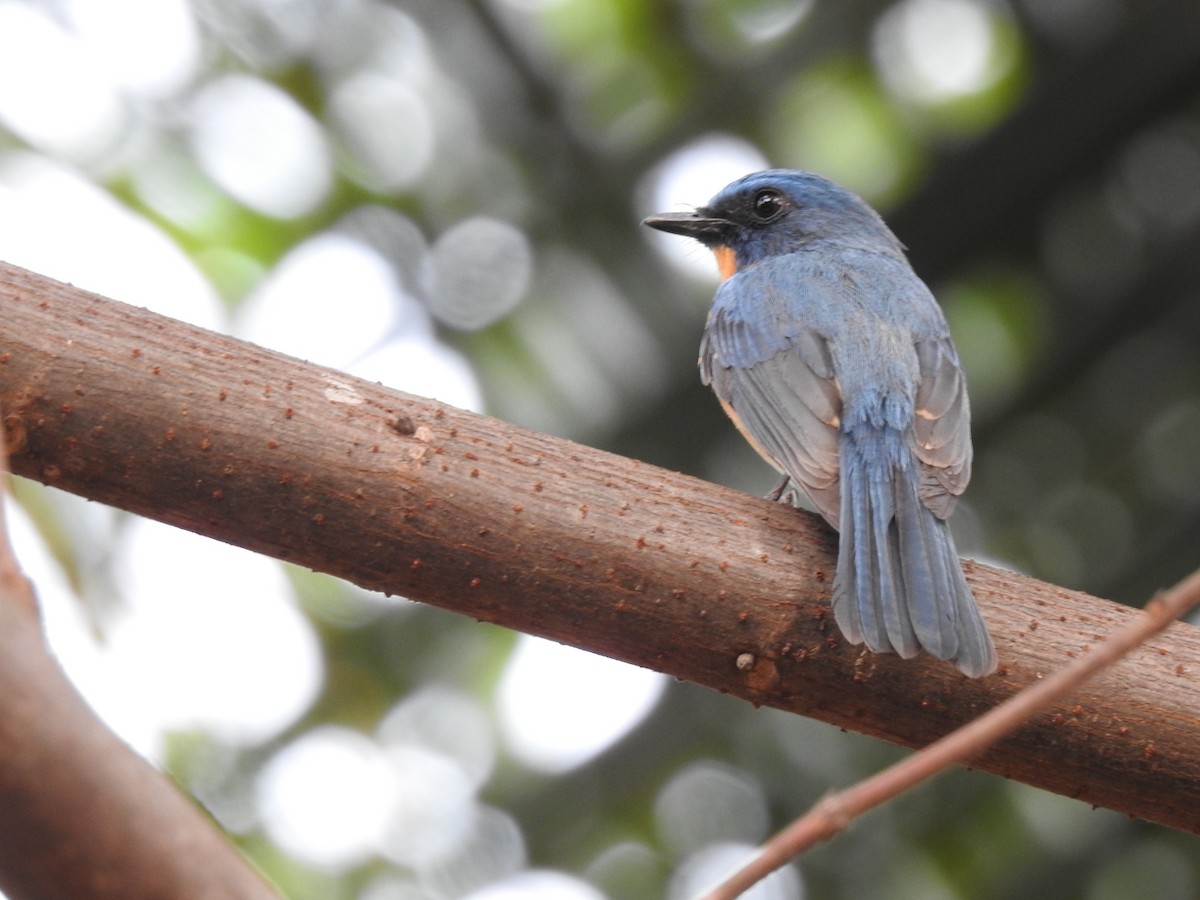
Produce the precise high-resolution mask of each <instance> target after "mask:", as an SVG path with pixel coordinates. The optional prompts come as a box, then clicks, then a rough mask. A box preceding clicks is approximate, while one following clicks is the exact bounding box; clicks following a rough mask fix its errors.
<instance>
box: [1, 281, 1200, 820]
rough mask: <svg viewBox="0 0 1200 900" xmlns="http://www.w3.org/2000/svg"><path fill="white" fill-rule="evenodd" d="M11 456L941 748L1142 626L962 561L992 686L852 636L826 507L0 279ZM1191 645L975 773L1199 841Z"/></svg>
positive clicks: (248, 540) (712, 680)
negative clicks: (996, 663)
mask: <svg viewBox="0 0 1200 900" xmlns="http://www.w3.org/2000/svg"><path fill="white" fill-rule="evenodd" d="M0 304H2V307H3V316H2V318H0V404H3V408H4V410H5V414H6V416H8V417H9V418H10V422H9V426H10V429H11V430H13V431H14V432H18V439H17V441H16V443H15V446H14V448H13V450H14V454H13V460H12V466H13V469H14V471H17V472H19V473H21V474H23V475H26V476H28V477H31V478H36V479H38V480H40V481H43V482H45V483H47V484H51V485H54V486H56V487H61V488H64V489H66V490H70V491H74V492H76V493H79V494H82V495H84V496H86V497H89V498H91V499H93V500H99V501H102V502H105V503H110V504H113V505H115V506H119V507H121V508H124V509H128V510H132V511H134V512H137V513H140V514H142V515H146V516H150V517H153V518H156V519H160V520H162V521H166V522H170V523H172V524H175V525H179V526H182V527H184V528H189V529H191V530H194V531H197V532H200V533H203V534H207V535H210V536H212V537H216V538H219V539H221V540H225V541H228V542H230V543H234V544H239V545H241V546H245V547H249V548H251V549H254V550H257V551H260V552H263V553H267V554H270V555H272V556H276V557H279V558H281V559H287V560H290V561H292V562H295V563H298V564H300V565H304V566H309V567H311V568H313V569H317V570H321V571H325V572H329V573H332V574H334V575H340V576H342V577H345V578H348V579H350V580H351V581H353V582H355V583H357V584H359V585H362V586H363V587H366V588H373V589H378V590H382V591H386V592H389V593H393V594H402V595H404V596H407V597H411V598H413V599H417V600H422V601H425V602H428V603H433V604H437V605H439V606H443V607H445V608H447V609H453V610H455V611H457V612H460V613H463V614H465V615H469V616H473V617H475V618H479V619H484V620H487V621H491V622H497V623H500V624H502V625H505V626H508V627H510V628H515V629H519V630H522V631H527V632H530V633H533V634H540V635H544V636H546V637H550V638H553V639H555V640H559V641H563V642H565V643H570V644H574V645H576V646H580V647H584V648H586V649H589V650H594V651H597V652H599V653H604V654H606V655H609V656H613V657H616V658H618V659H623V660H627V661H629V662H632V663H636V664H638V665H643V666H647V667H650V668H654V669H658V670H660V671H663V672H667V673H670V674H672V675H675V676H677V677H679V678H684V679H687V680H689V681H694V682H697V683H700V684H704V685H708V686H710V687H713V688H715V689H717V690H721V691H725V692H728V693H732V694H736V695H738V696H741V697H744V698H746V699H748V700H750V701H752V702H754V703H759V704H769V705H772V706H778V707H781V708H784V709H789V710H793V711H795V712H798V713H802V714H805V715H809V716H814V717H816V718H820V719H822V720H824V721H827V722H831V723H833V724H836V725H839V726H842V727H845V728H850V729H853V730H855V731H861V732H865V733H868V734H872V735H876V736H878V737H882V738H885V739H887V740H891V741H894V742H897V743H900V744H904V745H907V746H920V745H924V744H926V743H928V742H930V741H931V740H933V739H934V738H936V737H938V736H940V735H942V734H944V733H946V732H947V731H949V730H950V729H952V728H953V727H955V726H957V725H960V724H962V723H963V722H964V721H966V720H968V719H970V718H972V717H974V716H976V715H978V714H979V713H980V712H982V711H983V710H985V709H987V708H989V707H991V706H993V705H995V704H996V703H998V702H1000V701H1001V700H1003V699H1005V698H1007V697H1009V696H1011V695H1012V694H1013V693H1014V692H1015V691H1017V690H1019V689H1020V688H1022V687H1024V686H1026V685H1028V684H1030V683H1032V682H1034V681H1036V680H1038V679H1040V678H1041V677H1042V676H1044V675H1046V674H1048V673H1049V672H1051V671H1053V670H1054V669H1056V668H1058V667H1059V666H1060V665H1062V664H1063V663H1065V662H1066V661H1068V660H1069V659H1071V658H1073V657H1075V656H1077V655H1078V654H1081V653H1086V652H1088V650H1089V648H1090V647H1091V646H1092V645H1094V644H1096V643H1097V642H1100V641H1102V640H1103V639H1104V635H1106V634H1108V633H1109V632H1110V631H1111V630H1112V629H1114V628H1115V627H1117V626H1118V625H1120V624H1122V623H1124V622H1126V621H1127V620H1128V618H1129V617H1130V616H1131V615H1134V614H1135V613H1134V612H1133V611H1131V610H1128V609H1126V608H1124V607H1121V606H1118V605H1116V604H1113V603H1109V602H1107V601H1103V600H1098V599H1096V598H1094V597H1089V596H1087V595H1085V594H1081V593H1078V592H1074V591H1067V590H1064V589H1061V588H1058V587H1055V586H1053V585H1048V584H1044V583H1042V582H1038V581H1035V580H1033V579H1030V578H1025V577H1022V576H1019V575H1015V574H1013V573H1010V572H1004V571H1000V570H996V569H992V568H989V567H987V566H983V565H979V564H974V563H967V564H966V571H967V576H968V579H969V580H970V582H971V584H972V587H973V588H974V590H975V593H976V596H977V597H978V598H979V601H980V605H981V606H982V608H983V610H984V614H985V616H986V617H987V619H988V621H989V623H990V624H991V627H992V630H993V632H994V634H995V637H996V643H997V648H998V650H999V654H1000V660H1001V670H1000V673H999V674H998V675H996V676H992V677H989V678H985V679H980V680H977V681H971V680H968V679H965V678H962V677H961V676H960V675H959V674H958V673H957V672H955V670H954V669H953V668H952V667H951V666H949V665H946V664H942V663H938V662H935V661H933V660H929V659H925V658H922V659H918V660H910V661H903V660H898V659H896V658H894V657H891V656H875V655H871V654H865V653H862V652H860V650H859V648H855V647H851V646H849V645H847V644H846V643H845V641H843V640H842V639H841V637H840V636H839V634H838V632H837V629H836V627H835V626H834V624H833V622H832V619H831V618H830V617H829V615H828V605H829V582H830V580H831V577H832V572H833V561H834V557H833V550H834V545H835V537H834V536H833V535H832V534H830V533H829V532H828V531H827V530H826V529H825V528H824V527H822V526H821V525H820V524H818V522H817V521H816V519H815V517H812V516H808V515H806V514H803V513H798V512H796V511H794V510H791V509H788V508H786V507H784V506H781V505H779V504H774V503H770V502H767V501H765V500H760V499H756V498H752V497H748V496H745V495H743V494H738V493H736V492H733V491H730V490H726V489H723V488H720V487H716V486H714V485H711V484H706V483H704V482H701V481H698V480H696V479H694V478H688V477H686V476H682V475H678V474H674V473H671V472H666V471H663V470H661V469H657V468H654V467H652V466H649V465H645V464H642V463H638V462H634V461H631V460H628V459H623V458H620V457H616V456H613V455H611V454H607V453H603V452H601V451H598V450H593V449H590V448H587V447H582V446H579V445H576V444H572V443H570V442H568V441H563V440H561V439H557V438H553V437H549V436H547V435H542V434H537V433H533V432H530V431H526V430H523V429H520V428H517V427H515V426H512V425H508V424H505V423H503V422H498V421H496V420H494V419H489V418H486V417H483V416H478V415H474V414H470V413H466V412H462V411H460V410H456V409H453V408H451V407H447V406H443V405H441V404H438V403H435V402H433V401H428V400H422V399H420V398H416V397H411V396H408V395H405V394H401V393H398V392H396V391H392V390H389V389H387V388H384V387H381V386H379V385H374V384H369V383H366V382H363V381H360V380H357V379H355V378H352V377H350V376H347V375H344V374H341V373H338V372H334V371H330V370H328V369H323V368H319V367H316V366H312V365H308V364H305V363H302V362H299V361H297V360H294V359H291V358H288V357H285V356H282V355H280V354H277V353H273V352H271V351H268V350H263V349H260V348H258V347H254V346H251V345H248V344H245V343H242V342H239V341H236V340H233V339H231V338H228V337H223V336H219V335H215V334H211V333H209V332H205V331H202V330H199V329H196V328H192V327H190V326H186V325H183V324H181V323H179V322H175V321H172V320H169V319H164V318H162V317H160V316H156V315H153V314H151V313H148V312H145V311H143V310H136V309H132V308H130V307H128V306H124V305H122V304H118V303H114V302H112V301H109V300H104V299H102V298H99V297H96V296H94V295H91V294H87V293H85V292H82V291H78V290H76V289H73V288H70V287H67V286H64V285H60V284H57V283H55V282H51V281H48V280H46V279H43V278H40V277H38V276H35V275H32V274H30V273H27V272H23V271H21V270H17V269H12V268H4V267H0ZM1198 671H1200V632H1198V631H1197V629H1195V628H1192V627H1189V626H1186V625H1175V626H1173V627H1172V628H1171V629H1170V630H1169V631H1168V632H1167V633H1166V634H1164V635H1163V636H1161V637H1160V638H1157V639H1155V640H1154V641H1152V642H1151V643H1150V644H1149V645H1147V646H1146V647H1143V648H1141V649H1140V650H1138V651H1136V652H1135V653H1133V654H1131V655H1130V656H1129V657H1128V658H1127V659H1126V660H1124V661H1123V662H1122V663H1121V664H1120V665H1119V666H1117V667H1115V668H1114V669H1112V670H1110V671H1108V672H1106V673H1104V674H1102V675H1100V676H1099V677H1097V678H1096V679H1094V680H1093V681H1091V682H1090V683H1089V684H1088V685H1087V686H1086V687H1084V688H1083V689H1081V690H1080V691H1079V692H1078V693H1077V694H1075V695H1074V696H1073V698H1072V699H1071V701H1069V705H1067V706H1064V707H1062V708H1059V709H1053V710H1051V711H1050V712H1049V713H1047V714H1045V715H1043V716H1041V717H1039V718H1037V719H1036V720H1034V721H1033V722H1032V723H1030V724H1029V725H1028V726H1026V727H1024V728H1022V729H1020V730H1019V731H1018V732H1017V733H1016V734H1014V735H1013V736H1011V737H1009V738H1007V739H1005V740H1004V741H1001V742H1000V743H999V744H997V745H996V746H995V747H994V748H992V749H991V750H990V751H988V752H987V753H986V754H985V755H983V756H982V757H981V758H979V759H978V760H976V761H975V764H976V765H977V766H978V767H979V768H983V769H987V770H989V771H993V772H997V773H999V774H1002V775H1005V776H1007V777H1011V778H1015V779H1018V780H1020V781H1024V782H1027V783H1029V784H1033V785H1037V786H1039V787H1043V788H1046V789H1048V790H1052V791H1056V792H1058V793H1062V794H1067V795H1069V796H1072V797H1078V798H1079V799H1081V800H1084V801H1086V802H1088V803H1092V804H1096V805H1101V806H1107V807H1111V808H1113V809H1118V810H1121V811H1123V812H1126V813H1129V814H1130V815H1134V816H1139V817H1142V818H1147V819H1151V820H1154V821H1157V822H1161V823H1164V824H1167V825H1172V826H1175V827H1178V828H1184V829H1187V830H1191V831H1196V832H1200V747H1198V746H1197V744H1196V742H1195V740H1194V736H1195V734H1196V733H1197V729H1198V727H1200V695H1198V692H1200V687H1198V684H1197V680H1196V678H1195V673H1196V672H1198Z"/></svg>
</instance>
